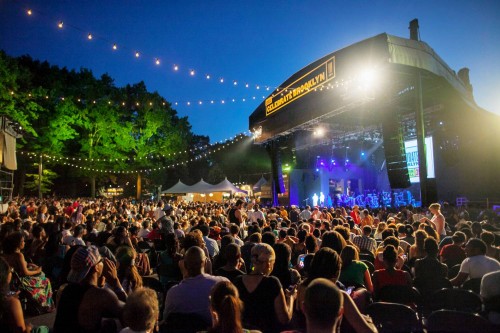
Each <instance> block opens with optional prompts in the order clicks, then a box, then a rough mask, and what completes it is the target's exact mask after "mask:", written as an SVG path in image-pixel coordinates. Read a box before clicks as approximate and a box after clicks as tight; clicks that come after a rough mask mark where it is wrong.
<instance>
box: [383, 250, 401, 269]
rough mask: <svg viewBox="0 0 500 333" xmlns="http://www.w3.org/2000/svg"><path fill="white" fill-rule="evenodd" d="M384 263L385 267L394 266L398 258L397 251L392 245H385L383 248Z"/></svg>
mask: <svg viewBox="0 0 500 333" xmlns="http://www.w3.org/2000/svg"><path fill="white" fill-rule="evenodd" d="M383 256H384V264H385V267H386V268H394V266H396V262H397V260H398V251H397V250H396V248H395V247H394V245H387V246H386V247H385V248H384V254H383Z"/></svg>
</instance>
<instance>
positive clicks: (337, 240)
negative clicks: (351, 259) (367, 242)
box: [321, 230, 347, 253]
mask: <svg viewBox="0 0 500 333" xmlns="http://www.w3.org/2000/svg"><path fill="white" fill-rule="evenodd" d="M346 244H347V243H346V241H345V239H344V237H342V235H341V234H340V233H339V232H338V231H335V230H332V231H327V232H325V233H324V234H323V238H322V242H321V247H322V248H324V247H329V248H331V249H332V250H335V251H336V252H337V253H341V252H342V250H343V249H344V247H345V246H346Z"/></svg>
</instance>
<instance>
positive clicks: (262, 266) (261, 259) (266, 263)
mask: <svg viewBox="0 0 500 333" xmlns="http://www.w3.org/2000/svg"><path fill="white" fill-rule="evenodd" d="M251 255H252V265H253V267H254V271H255V272H256V273H262V274H264V275H269V274H270V273H271V272H272V271H273V267H274V262H275V260H276V255H275V253H274V250H273V248H272V247H271V246H270V245H269V244H266V243H260V244H255V246H254V247H252V251H251Z"/></svg>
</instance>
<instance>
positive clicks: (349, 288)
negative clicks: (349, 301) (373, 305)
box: [346, 287, 354, 296]
mask: <svg viewBox="0 0 500 333" xmlns="http://www.w3.org/2000/svg"><path fill="white" fill-rule="evenodd" d="M353 290H354V287H347V291H346V292H347V295H349V296H350V295H351V294H352V291H353Z"/></svg>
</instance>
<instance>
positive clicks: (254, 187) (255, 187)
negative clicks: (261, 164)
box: [252, 176, 267, 192]
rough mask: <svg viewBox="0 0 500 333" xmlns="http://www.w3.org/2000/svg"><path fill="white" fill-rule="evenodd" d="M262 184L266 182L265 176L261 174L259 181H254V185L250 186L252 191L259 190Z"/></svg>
mask: <svg viewBox="0 0 500 333" xmlns="http://www.w3.org/2000/svg"><path fill="white" fill-rule="evenodd" d="M264 184H267V180H266V178H264V176H261V177H260V179H259V181H258V182H257V183H255V185H254V186H252V189H253V191H254V192H261V187H262V185H264Z"/></svg>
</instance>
